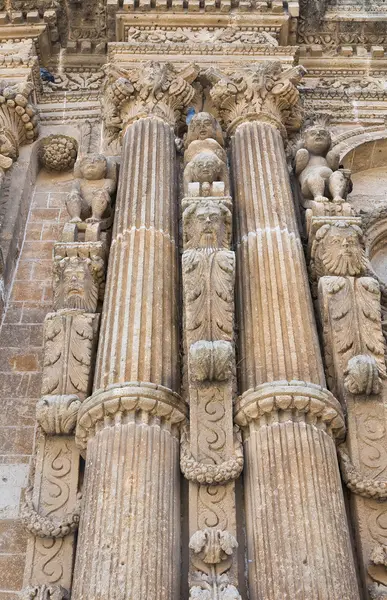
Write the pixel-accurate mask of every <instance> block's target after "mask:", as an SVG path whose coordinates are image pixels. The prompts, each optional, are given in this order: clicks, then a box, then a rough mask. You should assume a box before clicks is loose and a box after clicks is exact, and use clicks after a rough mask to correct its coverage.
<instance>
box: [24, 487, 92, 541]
mask: <svg viewBox="0 0 387 600" xmlns="http://www.w3.org/2000/svg"><path fill="white" fill-rule="evenodd" d="M32 493H33V488H32V487H29V488H27V489H26V492H25V502H24V503H23V505H22V507H21V510H20V519H21V522H22V524H23V525H24V527H25V528H26V529H27V531H29V533H32V535H34V536H36V537H40V538H63V537H66V536H67V535H69V534H70V533H74V532H75V531H76V530H77V529H78V524H79V518H80V513H81V500H82V494H78V497H77V503H76V505H75V507H74V509H73V510H72V511H71V512H70V513H68V514H66V515H64V516H63V517H61V518H58V519H55V518H54V517H50V516H44V515H41V514H40V513H39V511H38V510H36V508H35V507H34V504H33V501H32Z"/></svg>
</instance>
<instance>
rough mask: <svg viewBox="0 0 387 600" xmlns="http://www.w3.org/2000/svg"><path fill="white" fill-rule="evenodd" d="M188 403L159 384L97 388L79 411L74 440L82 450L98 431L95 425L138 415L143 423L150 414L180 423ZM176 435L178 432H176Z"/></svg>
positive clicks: (150, 416) (106, 424)
mask: <svg viewBox="0 0 387 600" xmlns="http://www.w3.org/2000/svg"><path fill="white" fill-rule="evenodd" d="M187 412H188V411H187V406H186V404H185V403H184V402H183V400H182V399H181V398H180V396H179V395H178V394H177V393H176V392H173V391H172V390H169V389H168V388H166V387H164V386H162V385H156V384H153V383H144V382H138V381H134V382H128V383H123V384H113V385H109V386H108V388H107V389H106V390H97V391H96V392H94V394H93V395H92V396H90V398H88V399H87V400H86V401H85V402H84V403H83V404H82V406H81V409H80V410H79V412H78V423H77V429H76V443H77V446H78V447H79V448H80V449H81V450H85V449H86V446H87V440H88V438H89V437H90V436H93V435H95V433H96V432H97V431H98V425H99V424H101V423H104V424H105V426H109V425H114V424H115V423H116V422H121V421H125V419H127V418H129V416H130V415H136V414H138V415H139V417H140V418H142V419H144V422H146V421H149V420H150V419H151V418H152V417H155V418H157V419H160V420H161V423H165V424H169V425H170V426H174V425H179V424H180V423H182V422H184V420H185V419H186V416H187ZM176 435H177V433H176Z"/></svg>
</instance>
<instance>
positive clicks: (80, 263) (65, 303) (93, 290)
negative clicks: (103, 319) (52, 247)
mask: <svg viewBox="0 0 387 600" xmlns="http://www.w3.org/2000/svg"><path fill="white" fill-rule="evenodd" d="M56 270H57V274H58V278H57V279H56V281H55V284H54V299H55V305H56V307H57V308H79V309H84V310H88V311H90V312H93V311H94V310H95V309H96V306H97V299H98V285H97V282H96V281H95V280H94V278H93V274H92V265H91V261H90V259H84V258H78V257H72V258H64V259H62V260H61V261H59V263H58V264H57V265H56Z"/></svg>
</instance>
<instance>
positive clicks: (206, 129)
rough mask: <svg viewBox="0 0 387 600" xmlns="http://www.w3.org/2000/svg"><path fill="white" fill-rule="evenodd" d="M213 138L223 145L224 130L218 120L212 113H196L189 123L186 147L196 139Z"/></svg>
mask: <svg viewBox="0 0 387 600" xmlns="http://www.w3.org/2000/svg"><path fill="white" fill-rule="evenodd" d="M208 138H212V139H214V140H216V141H217V142H218V144H220V145H221V146H223V144H224V142H223V135H222V130H221V128H220V125H219V123H218V121H217V120H216V119H215V117H213V116H212V115H211V114H210V113H207V112H199V113H197V114H196V115H194V116H193V117H192V119H191V121H190V123H189V125H188V131H187V137H186V140H185V145H186V147H187V146H189V144H190V143H191V142H193V141H195V140H206V139H208Z"/></svg>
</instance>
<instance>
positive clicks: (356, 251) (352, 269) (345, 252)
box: [318, 225, 366, 277]
mask: <svg viewBox="0 0 387 600" xmlns="http://www.w3.org/2000/svg"><path fill="white" fill-rule="evenodd" d="M318 255H319V259H320V261H321V263H322V264H321V268H322V270H323V272H324V275H342V276H345V275H350V276H352V277H353V276H355V275H360V274H361V273H362V272H364V267H365V262H366V258H365V253H364V250H363V248H362V245H361V241H360V237H359V233H358V232H357V231H356V230H355V229H354V228H353V227H338V226H337V225H333V226H331V227H330V228H329V230H328V231H327V233H326V234H325V236H324V238H323V239H322V240H321V242H320V249H319V252H318Z"/></svg>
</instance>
